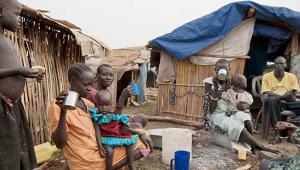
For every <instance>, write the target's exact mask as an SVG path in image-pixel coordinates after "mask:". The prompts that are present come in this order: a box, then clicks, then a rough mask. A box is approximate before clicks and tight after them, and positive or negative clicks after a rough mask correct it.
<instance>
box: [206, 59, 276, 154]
mask: <svg viewBox="0 0 300 170" xmlns="http://www.w3.org/2000/svg"><path fill="white" fill-rule="evenodd" d="M220 70H222V71H221V72H223V74H225V77H223V78H222V79H221V78H220V77H219V75H218V73H219V72H220ZM215 71H216V74H217V76H215V77H210V78H207V79H205V80H204V83H205V94H206V95H205V97H204V108H203V109H204V119H205V120H204V121H205V124H206V125H207V127H208V126H211V125H212V127H213V128H214V130H216V131H220V132H222V133H226V134H227V135H228V137H229V139H230V140H233V141H239V142H245V143H248V144H249V145H251V146H252V147H253V150H267V151H272V152H276V151H275V150H272V149H270V148H267V147H265V146H263V145H262V144H260V143H259V142H257V140H256V139H255V138H254V136H253V127H252V122H251V115H250V112H249V108H250V105H251V104H252V102H253V101H252V97H251V95H250V94H249V93H247V92H245V91H244V89H245V88H246V84H247V81H246V79H245V77H244V76H243V75H235V76H233V79H231V80H230V78H229V74H228V73H229V72H230V63H229V62H228V61H227V60H225V59H220V60H218V61H217V62H216V65H215Z"/></svg>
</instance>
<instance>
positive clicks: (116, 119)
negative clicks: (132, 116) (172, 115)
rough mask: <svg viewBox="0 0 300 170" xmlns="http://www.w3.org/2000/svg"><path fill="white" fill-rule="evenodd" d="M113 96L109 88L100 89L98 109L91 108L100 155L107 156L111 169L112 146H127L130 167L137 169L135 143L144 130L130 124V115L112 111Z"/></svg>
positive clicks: (108, 167)
mask: <svg viewBox="0 0 300 170" xmlns="http://www.w3.org/2000/svg"><path fill="white" fill-rule="evenodd" d="M111 98H112V96H111V94H110V93H109V91H108V90H100V91H98V93H97V94H96V96H95V100H96V107H97V110H96V109H89V112H90V113H91V116H92V119H93V122H94V125H95V130H96V137H97V140H98V145H99V148H100V155H101V156H102V157H106V167H107V169H108V170H110V169H112V161H113V155H114V150H113V149H112V148H113V147H115V146H125V147H126V151H127V156H128V163H129V169H131V170H133V169H135V167H134V148H133V145H134V144H136V143H137V141H138V135H142V134H141V133H143V132H140V131H138V130H134V129H132V128H131V127H130V126H129V125H128V121H129V118H128V116H126V115H122V114H114V113H111V112H110V106H111Z"/></svg>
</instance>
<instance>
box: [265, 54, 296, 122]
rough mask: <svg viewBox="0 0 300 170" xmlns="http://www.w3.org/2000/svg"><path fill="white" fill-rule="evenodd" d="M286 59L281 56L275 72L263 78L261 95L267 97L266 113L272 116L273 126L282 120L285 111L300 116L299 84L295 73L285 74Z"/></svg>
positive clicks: (276, 60) (277, 60)
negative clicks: (281, 116)
mask: <svg viewBox="0 0 300 170" xmlns="http://www.w3.org/2000/svg"><path fill="white" fill-rule="evenodd" d="M286 67H287V64H286V59H285V58H284V57H282V56H279V57H277V58H276V59H275V61H274V71H272V72H270V73H266V74H264V75H263V77H262V87H261V93H262V94H264V95H265V100H264V101H265V103H264V104H265V110H264V112H265V113H266V114H268V115H269V116H270V120H271V123H272V126H273V127H274V126H275V125H276V123H277V121H279V120H280V114H281V112H282V111H284V110H289V111H292V112H294V113H296V114H300V102H299V101H296V98H298V97H299V90H300V88H299V84H298V80H297V78H296V76H295V75H294V74H293V73H289V72H285V71H284V70H285V68H286Z"/></svg>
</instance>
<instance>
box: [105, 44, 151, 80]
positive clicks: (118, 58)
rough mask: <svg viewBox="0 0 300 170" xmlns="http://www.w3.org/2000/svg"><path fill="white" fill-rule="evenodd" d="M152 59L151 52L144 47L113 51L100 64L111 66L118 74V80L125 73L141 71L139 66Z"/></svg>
mask: <svg viewBox="0 0 300 170" xmlns="http://www.w3.org/2000/svg"><path fill="white" fill-rule="evenodd" d="M149 58H150V54H149V51H147V50H146V48H145V47H144V46H138V47H128V48H120V49H112V50H111V51H110V52H109V54H108V57H104V58H103V59H102V60H101V62H100V64H109V65H111V66H112V67H113V68H114V70H116V71H117V72H118V79H119V78H120V77H121V76H122V74H123V73H124V72H125V71H129V70H137V69H139V64H144V63H146V62H147V61H148V60H149Z"/></svg>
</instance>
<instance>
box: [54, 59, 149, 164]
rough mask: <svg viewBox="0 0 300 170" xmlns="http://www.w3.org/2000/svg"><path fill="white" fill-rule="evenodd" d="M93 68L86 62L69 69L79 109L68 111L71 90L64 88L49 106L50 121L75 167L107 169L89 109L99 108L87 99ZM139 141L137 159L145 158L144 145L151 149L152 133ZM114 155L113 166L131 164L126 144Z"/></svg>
mask: <svg viewBox="0 0 300 170" xmlns="http://www.w3.org/2000/svg"><path fill="white" fill-rule="evenodd" d="M93 77H94V76H93V73H92V70H91V69H90V68H89V67H88V66H86V65H84V64H74V65H72V66H70V68H69V70H68V80H69V83H70V90H72V91H75V92H77V93H78V94H79V100H78V102H77V105H76V109H75V110H65V109H64V108H63V107H62V103H63V101H64V99H65V97H66V96H67V94H68V92H67V91H63V92H61V93H60V94H59V96H58V97H57V98H56V101H53V102H51V104H50V106H49V111H48V114H49V121H50V129H51V133H52V139H53V141H54V143H55V145H56V146H57V147H58V148H60V149H63V153H64V157H65V158H66V159H67V161H68V165H69V168H70V169H71V170H76V169H80V170H84V169H86V170H93V169H95V170H96V169H97V170H104V169H105V168H106V165H105V159H104V158H102V157H101V156H100V154H99V153H100V151H99V147H98V143H97V139H96V133H95V128H94V125H93V122H92V119H91V115H90V114H89V113H88V109H89V108H93V107H95V106H94V104H93V103H91V102H90V101H89V100H87V99H85V98H84V97H86V96H87V95H88V94H90V89H91V87H92V85H93ZM139 139H140V140H139V141H138V142H137V144H136V145H135V146H134V158H135V160H136V159H139V158H141V157H142V155H141V151H140V149H141V148H145V147H146V148H150V149H151V150H152V148H153V143H152V141H151V139H150V137H149V136H147V135H145V134H143V135H141V136H139ZM114 152H115V154H114V157H113V169H118V168H120V167H122V166H124V165H126V163H127V159H126V151H125V148H124V147H115V148H114Z"/></svg>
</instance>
